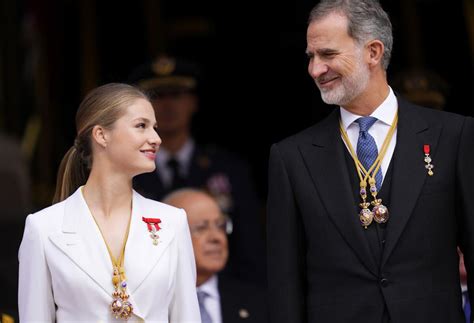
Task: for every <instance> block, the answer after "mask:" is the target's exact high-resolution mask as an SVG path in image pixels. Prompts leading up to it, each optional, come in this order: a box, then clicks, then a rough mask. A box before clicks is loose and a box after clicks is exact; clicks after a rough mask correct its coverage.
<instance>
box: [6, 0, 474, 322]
mask: <svg viewBox="0 0 474 323" xmlns="http://www.w3.org/2000/svg"><path fill="white" fill-rule="evenodd" d="M381 2H382V5H383V7H384V8H385V9H386V10H387V11H388V13H389V15H390V16H391V19H392V23H393V27H394V50H393V58H392V62H391V65H390V67H389V70H388V77H389V80H390V81H392V80H394V81H393V82H390V83H391V84H392V85H394V86H393V87H394V89H396V90H400V91H401V90H402V87H400V89H399V88H397V87H395V84H397V83H396V82H395V80H397V79H398V80H399V79H400V77H401V75H404V73H406V71H409V70H411V69H413V68H418V69H423V70H424V71H426V70H427V71H429V72H430V73H433V74H434V75H435V76H436V77H433V76H432V74H423V75H424V76H426V75H429V76H427V77H426V78H422V81H421V84H422V85H423V86H424V87H425V88H427V89H430V90H433V91H435V92H436V93H439V94H441V95H442V96H443V97H444V98H445V99H446V102H445V104H444V109H445V110H448V111H451V112H456V113H460V114H464V115H471V116H472V115H474V94H473V93H474V91H473V90H474V71H473V69H474V1H473V0H400V1H395V0H393V1H391V0H385V1H381ZM315 4H316V1H308V0H300V1H292V2H290V1H286V2H283V1H280V2H268V3H264V2H259V1H255V0H254V1H249V0H243V1H234V2H229V1H221V2H217V3H214V1H211V0H200V1H198V0H194V1H192V0H156V1H155V0H135V1H109V0H16V1H15V0H0V23H1V28H0V37H1V38H0V134H4V135H7V136H8V137H10V138H13V140H15V141H16V142H17V143H18V144H19V145H21V151H22V153H23V155H24V160H23V161H24V165H23V166H24V168H23V172H24V173H26V174H27V175H28V176H27V177H26V178H27V180H26V181H25V183H26V187H27V188H28V189H29V190H30V193H31V194H26V195H25V196H28V197H29V198H30V200H31V201H30V203H23V202H21V203H20V202H18V201H16V199H14V198H15V197H18V196H20V194H22V192H19V193H16V192H14V191H13V187H16V183H17V182H19V180H17V178H16V177H15V178H14V179H11V178H10V179H9V180H10V181H7V180H6V179H5V178H3V177H2V178H0V182H1V184H0V187H1V188H2V191H1V192H0V198H1V197H3V199H2V200H1V201H2V202H1V203H0V204H2V205H3V208H5V206H6V205H10V204H12V205H14V206H18V210H21V211H19V212H17V214H16V215H15V216H16V217H17V218H16V220H15V221H10V220H8V217H7V215H8V214H7V213H5V211H4V210H3V211H0V218H1V219H2V224H1V225H0V228H1V230H2V231H1V232H0V237H1V238H2V240H1V243H2V247H3V250H4V254H3V256H2V262H1V263H0V274H1V275H0V284H1V285H2V287H3V289H2V290H3V292H2V296H1V298H0V312H1V311H2V309H4V310H6V311H7V312H9V313H13V312H14V311H15V309H16V279H17V277H16V275H17V260H16V253H17V250H18V243H19V241H20V239H21V235H22V231H23V223H24V218H25V217H26V215H27V213H28V212H32V211H36V210H38V209H39V208H42V207H45V206H47V205H49V204H50V203H51V199H52V195H53V192H54V187H55V179H56V172H57V168H58V165H59V162H60V160H61V158H62V156H63V155H64V153H65V152H66V150H67V149H68V148H69V147H70V146H71V145H72V143H73V140H74V136H75V125H74V116H75V112H76V109H77V107H78V105H79V103H80V101H81V99H82V98H83V96H84V94H85V93H87V91H89V90H90V89H92V88H94V87H96V86H98V85H101V84H104V83H107V82H120V81H125V80H126V79H127V75H128V73H129V72H130V71H131V69H132V68H133V67H135V66H136V65H139V64H141V63H143V62H145V61H147V60H149V59H151V58H153V57H155V56H156V55H157V54H159V53H163V52H166V53H169V54H174V55H179V56H183V57H186V58H188V59H194V60H195V61H197V62H198V63H200V64H201V66H202V68H203V70H204V80H203V84H202V87H201V93H200V94H201V109H200V111H199V114H198V115H197V116H196V118H195V123H194V132H195V135H196V137H197V140H198V141H201V142H204V143H209V142H213V143H217V144H219V145H221V146H223V147H225V148H227V149H229V150H232V151H235V152H238V153H240V154H241V155H242V156H243V157H244V158H246V159H247V160H248V161H249V162H250V165H251V166H252V169H253V173H254V175H255V179H256V184H257V188H258V192H259V196H260V198H261V202H262V209H264V206H265V203H264V201H265V196H266V181H267V178H266V173H267V157H268V151H269V148H270V145H271V143H273V142H275V141H278V140H280V139H283V138H284V137H286V136H288V135H290V134H292V133H295V132H297V131H299V130H301V129H303V128H305V127H308V126H310V125H311V124H313V123H315V122H317V121H318V120H320V119H321V118H323V117H324V116H325V115H327V114H328V113H329V112H330V111H331V110H332V109H333V107H330V106H326V105H324V104H323V103H322V102H321V99H320V96H319V93H318V90H317V89H316V87H315V85H314V83H313V81H312V80H311V78H310V77H309V76H308V74H307V59H306V55H305V47H306V39H305V33H306V20H307V16H308V13H309V11H310V9H311V8H312V7H313V6H314V5H315ZM438 78H439V79H438ZM402 79H403V78H402ZM440 83H441V85H440ZM399 84H404V83H403V82H401V83H400V82H399ZM402 92H403V91H402ZM158 121H159V120H158ZM473 144H474V143H473ZM473 146H474V145H473ZM0 154H1V157H2V158H1V159H2V160H7V161H6V163H7V164H15V163H18V164H19V165H20V164H21V163H20V161H21V160H16V159H14V157H13V156H10V155H11V154H10V152H9V151H8V150H5V149H3V148H2V150H1V152H0ZM10 157H11V158H10ZM9 158H10V159H9ZM2 174H3V173H2ZM12 192H13V193H12ZM6 193H10V194H11V195H8V197H6V196H7V195H6ZM26 206H27V207H26ZM7 220H8V221H10V222H8V221H7Z"/></svg>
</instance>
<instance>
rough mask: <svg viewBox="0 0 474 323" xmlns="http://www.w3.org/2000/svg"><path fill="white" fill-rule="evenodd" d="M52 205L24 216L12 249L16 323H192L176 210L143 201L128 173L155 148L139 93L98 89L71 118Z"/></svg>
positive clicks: (187, 261) (191, 292)
mask: <svg viewBox="0 0 474 323" xmlns="http://www.w3.org/2000/svg"><path fill="white" fill-rule="evenodd" d="M76 127H77V137H76V140H75V142H74V146H73V147H71V149H70V150H69V151H68V152H67V153H66V155H65V157H64V159H63V161H62V162H61V166H60V169H59V173H58V183H57V187H56V194H55V197H54V202H57V203H56V204H54V205H53V206H51V207H48V208H46V209H44V210H41V211H39V212H37V213H35V214H31V215H29V216H28V218H27V220H26V226H25V232H24V236H23V241H22V243H21V246H20V251H19V259H20V272H19V312H20V320H21V322H33V321H34V322H54V321H56V322H71V321H74V322H98V321H101V322H109V321H115V320H117V319H119V320H128V321H129V322H134V321H141V322H143V321H146V322H179V323H184V322H189V323H191V322H193V323H194V322H201V321H200V315H199V306H198V302H197V297H196V289H195V286H196V270H195V262H194V254H193V249H192V245H191V240H190V235H189V229H188V224H187V221H186V215H185V213H184V211H183V210H181V209H177V208H173V207H171V206H168V205H165V204H162V203H159V202H155V201H152V200H148V199H145V198H144V197H142V196H140V195H139V194H137V193H136V192H135V191H133V189H132V178H133V177H134V176H135V175H138V174H141V173H145V172H151V171H154V169H155V154H156V153H157V151H158V148H159V146H160V143H161V139H160V137H159V136H158V134H157V132H156V120H155V115H154V112H153V108H152V106H151V104H150V102H149V101H148V99H147V97H146V96H145V95H144V94H143V93H142V92H141V91H139V90H138V89H136V88H134V87H132V86H129V85H125V84H107V85H104V86H101V87H99V88H96V89H95V90H93V91H91V92H90V93H89V94H88V95H87V97H86V98H85V99H84V101H83V102H82V103H81V105H80V107H79V110H78V111H77V116H76Z"/></svg>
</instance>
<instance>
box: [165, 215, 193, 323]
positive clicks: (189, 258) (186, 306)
mask: <svg viewBox="0 0 474 323" xmlns="http://www.w3.org/2000/svg"><path fill="white" fill-rule="evenodd" d="M180 211H181V213H180V219H179V220H178V221H177V223H178V225H177V237H176V238H177V240H178V264H177V272H176V276H175V277H176V282H175V290H174V296H173V299H172V301H171V304H170V323H197V322H199V323H200V322H201V314H200V312H199V304H198V300H197V294H196V263H195V261H194V252H193V246H192V243H191V235H190V233H189V227H188V221H187V218H186V213H185V211H184V210H182V209H181V210H180Z"/></svg>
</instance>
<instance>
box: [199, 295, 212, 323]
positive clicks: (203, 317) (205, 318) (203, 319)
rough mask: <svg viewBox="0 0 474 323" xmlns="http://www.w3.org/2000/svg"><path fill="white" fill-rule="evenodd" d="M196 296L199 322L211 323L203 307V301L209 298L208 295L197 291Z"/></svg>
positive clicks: (209, 316)
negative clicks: (199, 313) (199, 314)
mask: <svg viewBox="0 0 474 323" xmlns="http://www.w3.org/2000/svg"><path fill="white" fill-rule="evenodd" d="M197 296H198V302H199V311H200V312H201V322H202V323H212V319H211V315H209V312H208V311H207V310H206V306H204V300H205V299H206V297H208V296H209V294H208V293H206V292H205V291H202V290H198V292H197Z"/></svg>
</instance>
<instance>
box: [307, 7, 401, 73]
mask: <svg viewBox="0 0 474 323" xmlns="http://www.w3.org/2000/svg"><path fill="white" fill-rule="evenodd" d="M331 13H340V14H343V15H344V16H345V17H347V20H348V26H347V29H348V30H347V32H348V34H349V36H351V37H352V38H353V39H354V40H355V41H356V42H357V43H359V44H361V43H363V42H366V41H368V40H373V39H378V40H380V41H381V42H382V43H383V44H384V47H385V49H384V53H383V57H382V67H383V68H384V69H385V70H386V69H387V67H388V64H389V62H390V56H391V54H392V47H393V36H392V24H391V22H390V19H389V17H388V14H387V13H386V12H385V11H384V10H383V9H382V7H381V5H380V3H379V1H377V0H321V2H320V3H319V4H317V5H316V6H315V7H314V8H313V9H312V10H311V13H310V14H309V19H308V23H309V24H310V23H312V22H315V21H318V20H321V19H322V18H324V17H326V16H327V15H329V14H331Z"/></svg>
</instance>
